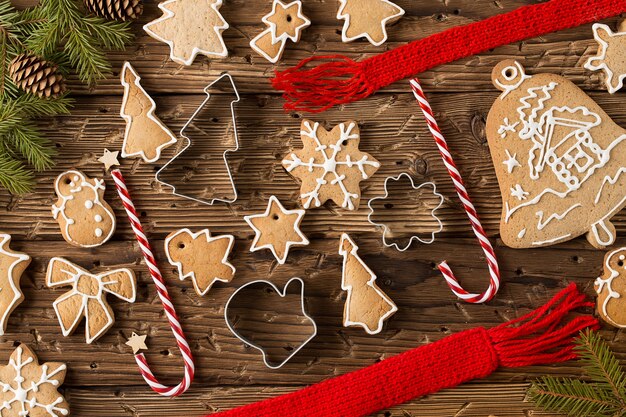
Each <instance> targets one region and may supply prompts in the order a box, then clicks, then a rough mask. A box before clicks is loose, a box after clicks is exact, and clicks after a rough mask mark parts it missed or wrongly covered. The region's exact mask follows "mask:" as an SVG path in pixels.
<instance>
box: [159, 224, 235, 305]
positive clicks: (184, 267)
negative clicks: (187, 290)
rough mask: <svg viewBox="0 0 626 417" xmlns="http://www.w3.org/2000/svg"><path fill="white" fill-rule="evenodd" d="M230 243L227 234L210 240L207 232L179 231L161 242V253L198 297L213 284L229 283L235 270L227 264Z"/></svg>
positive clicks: (205, 230)
mask: <svg viewBox="0 0 626 417" xmlns="http://www.w3.org/2000/svg"><path fill="white" fill-rule="evenodd" d="M234 244H235V237H234V236H231V235H224V236H217V237H212V236H211V232H209V229H204V230H200V231H199V232H197V233H193V232H192V231H191V230H189V229H181V230H178V231H176V232H173V233H171V234H170V235H169V236H168V237H167V238H166V239H165V254H166V255H167V259H168V260H169V261H170V263H171V264H172V265H174V266H175V267H177V268H178V276H179V277H180V279H181V281H182V280H184V279H185V278H191V281H192V282H193V286H194V288H195V290H196V292H197V293H198V295H205V294H206V293H207V292H208V291H209V290H210V289H211V287H212V286H213V284H215V282H217V281H221V282H230V281H231V280H232V279H233V277H234V276H235V267H234V266H233V265H232V264H230V263H229V262H228V255H230V252H231V251H232V249H233V245H234Z"/></svg>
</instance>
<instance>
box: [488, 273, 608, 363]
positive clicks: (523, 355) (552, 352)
mask: <svg viewBox="0 0 626 417" xmlns="http://www.w3.org/2000/svg"><path fill="white" fill-rule="evenodd" d="M593 306H594V304H593V303H592V302H590V301H587V299H586V297H585V295H584V294H582V293H580V292H579V291H578V289H577V288H576V284H574V283H572V284H570V285H569V286H568V287H567V288H565V289H564V290H563V291H561V292H560V293H558V294H557V295H556V296H554V298H552V300H550V301H549V302H548V303H547V304H546V305H544V306H543V307H540V308H538V309H537V310H535V311H532V312H530V313H528V314H526V315H525V316H523V317H520V318H518V319H515V320H512V321H510V322H508V323H504V324H501V325H500V326H498V327H494V328H492V329H490V330H488V331H487V332H488V334H489V336H490V337H491V340H492V341H493V347H494V349H495V351H496V353H497V355H498V358H499V362H500V365H502V366H505V367H509V368H515V367H520V366H530V365H542V364H549V363H555V362H563V361H567V360H570V359H575V358H576V357H577V355H576V353H575V352H574V351H573V348H574V345H573V343H572V341H573V339H574V338H575V337H577V336H578V334H579V332H580V331H581V330H583V329H586V328H592V329H598V328H599V327H600V324H599V323H598V320H597V319H595V318H594V317H592V316H589V315H585V316H580V317H576V318H574V319H572V320H571V321H569V322H567V323H565V324H564V325H563V326H561V327H559V325H561V323H562V322H563V321H564V320H565V319H566V316H567V315H568V314H569V313H570V312H571V311H572V310H574V309H576V308H580V307H593Z"/></svg>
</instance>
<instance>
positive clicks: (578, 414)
mask: <svg viewBox="0 0 626 417" xmlns="http://www.w3.org/2000/svg"><path fill="white" fill-rule="evenodd" d="M528 396H529V398H530V399H531V400H532V401H534V402H535V403H536V404H537V405H539V406H540V407H542V408H544V409H546V410H548V411H552V412H557V413H567V415H569V416H572V417H589V416H597V417H612V416H615V415H621V413H623V412H624V410H623V409H622V408H621V405H620V404H619V402H617V401H615V399H614V398H613V396H612V395H611V391H610V390H606V389H605V388H603V387H601V386H598V385H595V384H587V383H584V382H582V381H579V380H577V379H570V378H563V379H561V378H554V377H549V376H548V377H543V378H541V379H539V380H538V381H536V382H534V383H533V384H532V386H531V387H530V390H529V391H528Z"/></svg>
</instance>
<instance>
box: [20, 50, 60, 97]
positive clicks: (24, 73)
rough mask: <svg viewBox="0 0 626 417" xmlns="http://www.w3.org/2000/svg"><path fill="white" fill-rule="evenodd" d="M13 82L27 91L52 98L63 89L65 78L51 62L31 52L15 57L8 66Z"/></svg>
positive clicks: (58, 94)
mask: <svg viewBox="0 0 626 417" xmlns="http://www.w3.org/2000/svg"><path fill="white" fill-rule="evenodd" d="M9 76H10V77H11V79H12V80H13V82H14V83H15V84H16V85H17V86H18V87H19V88H21V89H22V90H24V91H26V92H27V93H32V94H36V95H38V96H39V97H42V98H44V97H45V98H50V97H52V98H54V97H58V96H60V95H61V94H62V93H63V92H64V91H65V79H64V78H63V76H62V75H61V74H59V72H58V67H57V66H56V64H54V63H52V62H48V61H46V60H45V59H43V58H40V57H38V56H36V55H31V54H28V53H26V54H21V55H18V56H17V57H15V59H13V61H11V64H10V66H9Z"/></svg>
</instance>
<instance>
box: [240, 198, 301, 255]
mask: <svg viewBox="0 0 626 417" xmlns="http://www.w3.org/2000/svg"><path fill="white" fill-rule="evenodd" d="M304 213H305V212H304V210H286V209H285V207H283V205H282V204H281V203H280V201H278V198H276V196H271V197H270V201H269V203H268V205H267V209H266V210H265V213H263V214H255V215H253V216H245V217H244V220H245V221H246V222H247V223H248V224H249V225H250V227H251V228H252V230H254V233H255V236H254V240H253V241H252V247H251V248H250V252H256V251H258V250H261V249H269V250H271V251H272V253H273V254H274V257H275V258H276V260H277V261H278V263H279V264H281V265H283V264H284V263H285V261H286V260H287V255H288V254H289V249H290V248H291V247H292V246H306V245H308V244H309V240H308V239H307V238H306V236H304V234H303V233H302V232H301V231H300V223H301V222H302V217H303V216H304Z"/></svg>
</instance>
